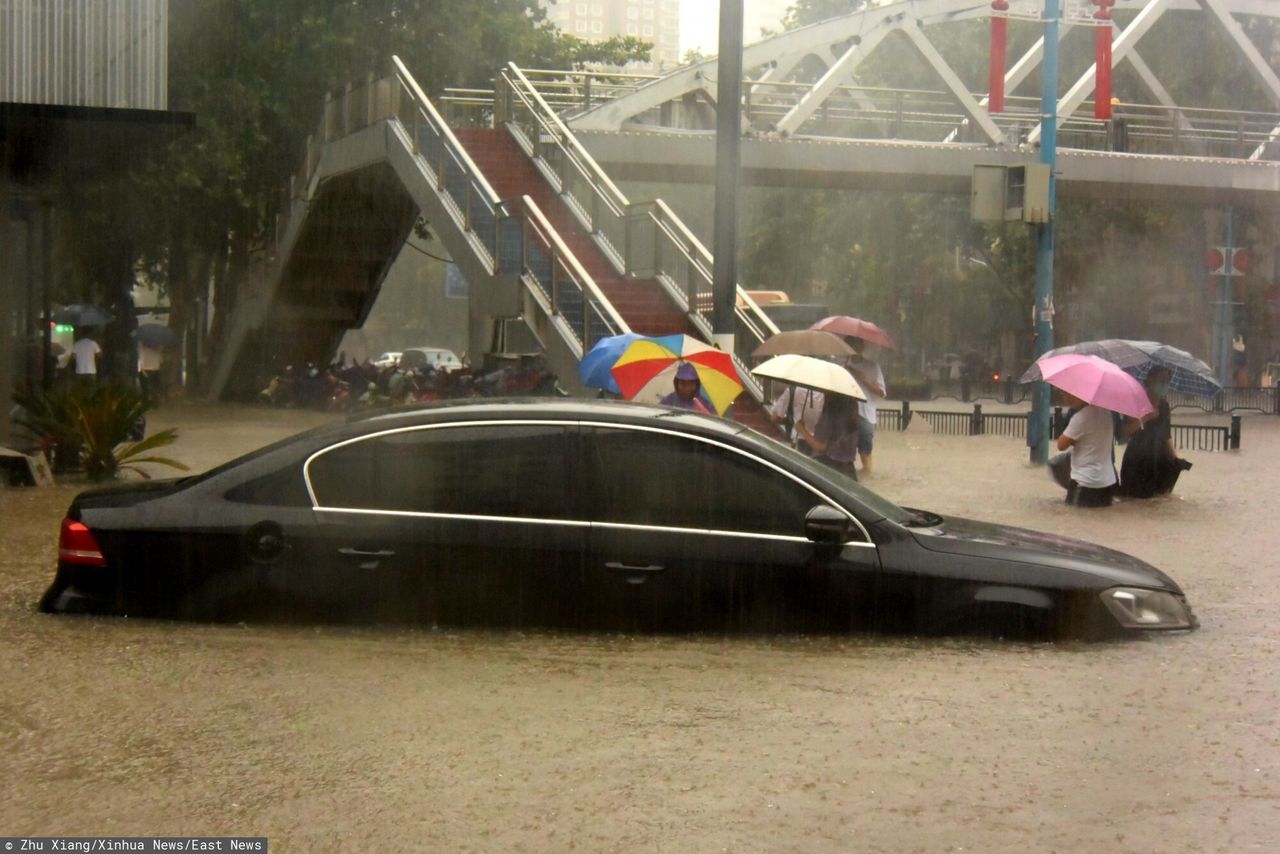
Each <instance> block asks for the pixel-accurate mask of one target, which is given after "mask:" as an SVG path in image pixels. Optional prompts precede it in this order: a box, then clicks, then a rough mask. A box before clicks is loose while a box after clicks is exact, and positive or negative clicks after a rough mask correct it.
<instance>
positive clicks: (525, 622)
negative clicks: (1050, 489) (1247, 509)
mask: <svg viewBox="0 0 1280 854" xmlns="http://www.w3.org/2000/svg"><path fill="white" fill-rule="evenodd" d="M41 607H42V608H43V609H44V610H46V611H52V612H76V611H87V612H100V613H113V614H126V615H151V616H178V617H190V618H201V619H228V618H230V619H246V618H253V617H268V618H292V617H297V618H308V619H313V618H319V619H323V620H346V619H357V620H368V621H408V622H414V623H421V624H426V625H472V626H476V625H479V626H507V627H548V628H572V629H608V630H619V631H645V632H647V631H658V632H683V631H713V632H720V631H750V632H796V631H800V632H843V631H850V630H862V629H871V630H888V631H906V632H929V633H944V632H946V633H949V632H969V631H981V632H983V633H989V634H996V635H1005V636H1012V635H1018V636H1025V635H1030V636H1077V637H1098V636H1108V635H1117V634H1124V633H1141V632H1149V631H1153V630H1170V629H1191V628H1194V627H1195V626H1196V619H1195V617H1194V616H1193V615H1192V612H1191V610H1190V608H1189V607H1188V606H1187V602H1186V598H1185V596H1184V595H1183V592H1182V590H1181V589H1180V588H1179V587H1178V585H1177V584H1175V583H1174V582H1173V581H1172V580H1171V579H1170V578H1169V577H1168V576H1167V575H1165V574H1164V573H1162V572H1160V571H1159V570H1157V569H1156V568H1154V567H1152V566H1150V565H1148V564H1146V563H1144V562H1142V561H1141V560H1138V559H1137V558H1134V557H1130V556H1129V555H1125V554H1122V553H1120V552H1116V551H1112V550H1109V549H1105V548H1102V547H1100V546H1095V545H1091V544H1088V543H1084V542H1080V541H1077V540H1071V539H1066V538H1063V537H1057V536H1051V535H1048V534H1041V533H1036V532H1033V531H1027V530H1022V529H1018V528H1010V527H1003V526H996V525H990V524H984V523H981V522H974V521H969V520H966V519H958V518H952V517H944V516H939V515H936V514H933V513H929V512H927V511H923V510H913V509H909V508H903V507H898V506H896V505H894V504H893V503H891V502H889V501H886V500H885V499H883V498H881V497H880V496H878V495H876V494H875V493H873V492H871V491H870V490H868V489H866V488H865V487H863V486H861V485H860V484H858V483H856V482H854V481H853V480H851V479H848V478H846V477H844V476H843V475H841V474H839V473H837V472H835V471H833V470H831V469H829V468H827V467H825V466H822V465H820V464H818V463H815V462H814V461H812V460H810V459H809V458H807V457H805V456H803V455H801V454H799V453H796V452H795V451H793V450H792V449H791V448H789V447H787V446H785V445H783V444H781V443H779V442H776V441H774V440H772V439H769V438H767V437H765V436H762V435H760V434H758V433H755V432H753V431H751V430H750V429H748V428H745V427H743V426H742V425H740V424H737V423H734V422H730V421H726V420H721V419H718V418H714V417H710V416H705V415H700V414H696V413H691V412H686V411H683V410H674V409H668V408H665V407H657V406H647V405H640V404H634V403H620V402H615V401H604V400H598V401H582V400H575V401H567V400H563V399H560V400H556V401H542V400H537V401H530V400H528V399H523V400H510V401H486V402H482V403H470V404H465V405H440V406H433V407H428V408H421V409H417V410H414V411H408V412H393V413H386V414H381V415H374V416H367V417H364V418H360V419H357V420H352V421H349V422H347V423H345V424H340V425H334V426H328V427H323V428H320V429H317V430H313V431H311V432H308V433H304V434H301V435H299V436H296V437H293V438H291V439H288V440H285V441H283V442H279V443H277V444H274V445H271V446H269V447H266V448H263V449H261V450H259V451H256V452H254V453H252V454H249V455H248V456H245V457H242V458H240V459H238V460H235V461H233V462H230V463H227V464H225V465H223V466H220V467H218V468H216V469H213V470H212V471H209V472H206V473H204V474H202V475H197V476H194V477H186V478H181V479H176V480H169V481H148V482H137V483H128V484H122V485H119V486H115V487H112V488H107V489H98V490H93V491H89V492H85V493H83V494H81V495H79V496H77V497H76V498H75V500H74V501H73V502H72V504H71V507H70V509H69V510H68V512H67V517H66V519H65V520H64V521H63V523H62V533H61V541H60V544H59V560H58V569H57V576H56V578H55V579H54V581H53V584H52V586H51V587H50V588H49V590H48V592H47V593H46V594H45V596H44V597H43V599H42V601H41Z"/></svg>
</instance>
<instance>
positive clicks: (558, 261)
mask: <svg viewBox="0 0 1280 854" xmlns="http://www.w3.org/2000/svg"><path fill="white" fill-rule="evenodd" d="M520 201H521V203H522V204H523V206H524V210H525V215H524V216H522V217H521V218H520V220H519V222H520V231H519V236H520V244H519V250H520V254H519V258H520V269H521V280H522V281H523V283H524V284H525V286H526V287H527V288H528V289H529V290H530V291H531V292H532V293H533V294H534V297H535V299H537V300H539V302H540V303H542V306H543V309H544V311H545V312H546V313H547V314H548V315H549V316H550V317H551V318H552V320H553V322H554V321H556V320H557V319H559V321H560V322H561V323H562V324H563V328H562V331H563V332H565V333H567V335H569V336H572V337H571V339H570V340H571V341H572V343H571V345H570V346H571V347H573V348H574V349H575V350H576V353H575V355H576V356H577V358H578V359H579V360H581V359H582V357H583V356H585V355H586V354H587V352H588V351H589V350H590V349H591V346H592V345H593V344H594V343H595V342H596V341H598V340H599V339H600V338H603V337H606V336H609V335H620V334H622V333H624V332H630V331H631V327H630V326H628V325H627V322H626V321H625V320H623V319H622V316H621V315H619V314H618V312H617V309H615V308H614V307H613V304H612V303H611V302H609V300H608V298H607V297H605V295H604V293H603V292H602V291H601V290H600V288H599V287H598V286H597V285H596V283H595V281H594V280H593V279H592V278H591V275H590V274H589V273H588V272H587V271H586V270H585V269H583V267H582V264H581V263H580V262H579V261H578V259H577V257H576V256H575V255H574V254H573V252H572V251H570V250H569V247H568V246H566V245H565V243H564V240H562V239H561V237H560V235H559V233H558V232H557V231H556V230H555V228H554V227H553V226H552V225H551V223H550V221H548V220H547V218H546V216H544V215H543V213H542V211H541V210H540V209H539V208H538V205H537V204H536V203H535V202H534V201H533V199H531V198H529V197H528V196H523V197H521V200H520Z"/></svg>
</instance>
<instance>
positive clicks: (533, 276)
mask: <svg viewBox="0 0 1280 854" xmlns="http://www.w3.org/2000/svg"><path fill="white" fill-rule="evenodd" d="M393 62H394V65H395V78H396V81H397V83H398V88H397V92H398V94H399V96H400V97H399V98H397V99H396V100H395V104H396V107H397V109H396V117H398V118H399V119H400V122H401V124H403V125H404V126H405V127H406V128H407V129H408V130H409V131H410V138H411V139H412V140H413V143H414V146H415V148H416V151H415V153H417V154H418V155H419V156H420V157H421V158H422V160H423V161H424V162H425V166H426V167H427V172H428V173H429V175H430V176H431V178H432V180H433V182H434V185H435V190H436V192H437V193H438V194H440V196H441V197H442V199H444V200H445V201H446V207H447V208H448V209H449V211H450V214H451V215H452V217H453V220H454V223H455V225H457V226H458V228H460V229H462V230H463V232H464V233H466V234H467V235H468V236H469V237H470V238H471V243H472V246H473V247H475V248H476V249H477V250H479V252H480V254H481V258H482V260H483V261H484V262H485V263H486V266H487V267H488V269H489V271H490V273H491V274H498V273H500V272H503V271H504V269H503V268H504V267H505V266H506V263H505V262H507V261H508V259H507V257H506V256H507V255H508V250H509V249H514V250H516V252H517V253H518V254H517V255H516V258H515V260H516V261H517V262H518V265H519V269H518V271H516V272H517V275H518V276H519V277H520V279H521V281H522V282H523V283H524V285H525V286H526V287H528V288H529V289H530V291H531V292H532V293H534V295H535V302H536V303H537V305H538V306H539V307H540V308H541V310H542V311H543V312H545V313H546V315H547V316H548V318H549V319H550V320H551V322H552V325H553V326H555V327H556V328H557V329H558V330H559V331H560V333H561V335H562V336H564V338H565V341H566V343H567V344H568V345H569V347H570V349H571V350H573V351H574V352H575V354H576V355H577V357H578V358H579V359H581V358H582V356H583V355H584V354H585V353H586V352H587V351H588V350H590V349H591V346H592V345H593V344H594V343H595V341H596V340H598V339H599V338H600V337H602V336H606V335H617V334H620V333H623V332H630V331H631V330H630V327H628V326H627V323H626V321H624V320H623V319H622V317H621V316H620V315H619V314H618V312H617V310H616V309H615V308H614V307H613V305H612V304H610V302H609V300H608V299H607V298H606V297H605V295H604V293H603V292H602V291H601V290H600V289H599V287H597V285H596V283H595V281H594V280H593V279H592V278H591V276H590V275H589V274H588V273H587V272H586V270H585V269H583V267H582V264H581V263H580V262H579V261H578V259H577V258H576V257H575V256H574V254H573V252H572V251H570V250H569V248H568V247H567V246H566V245H565V243H564V241H563V240H562V239H561V237H560V235H559V234H558V233H557V232H556V230H555V228H554V227H553V226H552V225H551V223H550V222H549V221H548V220H547V219H546V217H545V216H543V215H542V212H541V211H540V210H538V207H537V205H535V204H534V203H533V200H532V199H530V198H529V197H528V196H525V197H523V198H522V199H520V200H518V201H519V205H516V204H512V203H508V202H504V201H502V200H501V199H500V198H499V197H498V194H497V193H496V192H495V191H494V190H493V188H492V187H491V186H490V185H489V182H488V181H487V180H486V179H485V177H484V174H483V173H482V172H481V171H480V169H479V167H477V166H476V164H475V163H474V161H472V159H471V157H470V155H468V154H467V152H466V149H465V148H463V146H462V144H461V143H460V142H459V141H458V139H457V137H456V136H455V135H454V133H453V131H452V130H451V129H450V126H449V124H448V123H447V122H446V121H445V120H444V118H443V117H442V116H441V115H440V113H439V112H438V111H437V110H436V108H435V106H434V104H432V102H431V99H430V98H428V97H427V96H426V94H425V93H423V91H422V89H421V88H420V87H419V86H418V84H417V82H416V81H415V80H414V78H413V76H412V75H411V74H410V73H409V71H408V69H407V68H405V66H404V64H403V63H402V62H401V61H400V59H399V57H393ZM513 208H518V210H513ZM513 233H514V241H513V237H512V235H513ZM510 242H515V245H514V246H511V245H509V243H510Z"/></svg>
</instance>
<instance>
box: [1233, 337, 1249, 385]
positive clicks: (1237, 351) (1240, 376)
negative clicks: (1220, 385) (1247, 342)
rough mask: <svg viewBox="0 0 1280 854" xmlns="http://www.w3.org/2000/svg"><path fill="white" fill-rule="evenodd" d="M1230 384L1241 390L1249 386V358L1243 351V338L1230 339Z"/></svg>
mask: <svg viewBox="0 0 1280 854" xmlns="http://www.w3.org/2000/svg"><path fill="white" fill-rule="evenodd" d="M1231 384H1232V385H1234V386H1235V387H1236V388H1243V387H1245V386H1247V385H1248V384H1249V357H1248V355H1247V354H1246V353H1245V350H1244V336H1243V335H1239V334H1237V335H1236V336H1235V337H1233V338H1232V339H1231Z"/></svg>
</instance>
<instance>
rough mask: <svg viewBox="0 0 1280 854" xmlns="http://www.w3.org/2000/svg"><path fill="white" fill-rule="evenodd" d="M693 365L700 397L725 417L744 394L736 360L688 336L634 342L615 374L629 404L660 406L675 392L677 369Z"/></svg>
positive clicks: (613, 370) (620, 389) (624, 352)
mask: <svg viewBox="0 0 1280 854" xmlns="http://www.w3.org/2000/svg"><path fill="white" fill-rule="evenodd" d="M685 362H687V363H688V364H690V365H693V368H694V370H695V371H697V372H698V379H699V381H700V382H701V383H702V388H701V389H700V390H699V392H698V396H699V397H700V398H701V399H702V401H703V403H705V404H707V406H708V408H710V409H714V410H715V411H716V413H718V414H720V415H724V413H725V410H726V409H728V408H729V404H731V403H733V400H734V398H736V397H737V396H738V395H740V394H742V380H740V379H739V378H738V371H737V369H736V368H735V367H734V366H733V357H732V356H730V355H729V354H728V353H726V352H724V351H723V350H717V349H716V348H715V347H712V346H711V345H710V344H704V343H703V342H701V341H699V340H697V339H696V338H690V337H689V336H688V335H664V336H662V337H660V338H641V339H639V340H637V341H633V342H632V343H631V344H630V345H629V346H628V347H627V349H625V350H623V351H622V355H621V356H619V357H618V361H616V362H614V363H613V368H612V370H611V373H612V374H613V378H614V379H615V380H617V381H618V390H619V391H621V392H622V396H623V397H625V398H626V399H627V400H639V401H644V402H647V403H657V402H658V401H659V400H661V399H662V398H663V397H664V396H665V395H668V394H670V393H671V391H672V389H674V388H675V376H676V369H677V368H679V367H680V365H681V363H685Z"/></svg>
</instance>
